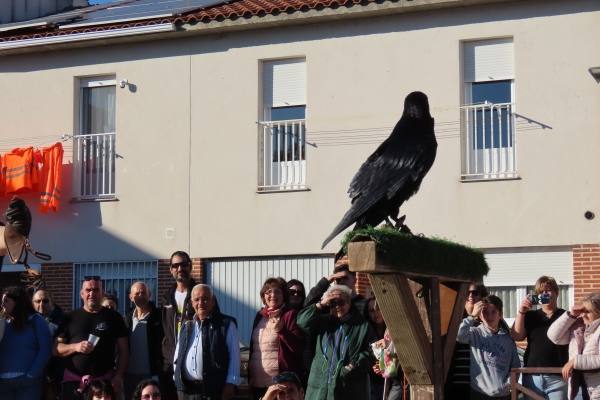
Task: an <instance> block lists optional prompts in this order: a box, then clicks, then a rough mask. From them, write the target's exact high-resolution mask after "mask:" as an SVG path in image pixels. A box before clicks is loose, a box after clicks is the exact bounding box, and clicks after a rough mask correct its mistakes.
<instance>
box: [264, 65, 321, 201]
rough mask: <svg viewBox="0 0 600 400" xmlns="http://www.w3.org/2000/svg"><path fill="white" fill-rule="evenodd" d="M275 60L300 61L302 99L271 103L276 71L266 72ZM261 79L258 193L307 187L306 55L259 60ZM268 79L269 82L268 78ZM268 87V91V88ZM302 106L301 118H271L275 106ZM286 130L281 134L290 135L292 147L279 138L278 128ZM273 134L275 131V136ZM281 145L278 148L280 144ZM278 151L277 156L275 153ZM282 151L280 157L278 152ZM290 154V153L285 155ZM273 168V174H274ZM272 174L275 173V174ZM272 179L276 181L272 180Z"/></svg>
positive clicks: (279, 107)
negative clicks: (300, 100)
mask: <svg viewBox="0 0 600 400" xmlns="http://www.w3.org/2000/svg"><path fill="white" fill-rule="evenodd" d="M277 63H281V64H285V63H298V64H302V66H301V68H302V69H303V75H304V76H303V78H302V80H303V82H302V83H303V86H304V87H303V88H302V90H303V92H304V93H303V95H302V96H300V97H302V98H303V100H304V101H303V102H298V101H290V102H289V103H288V102H287V101H284V103H285V104H283V105H274V97H276V96H275V95H274V93H275V92H276V89H275V85H276V84H277V82H276V81H275V73H274V71H271V72H269V71H268V68H273V65H276V64H277ZM259 68H260V74H259V76H261V81H260V90H261V92H260V93H261V101H260V105H261V109H260V115H261V117H262V120H259V121H258V126H259V129H258V130H259V132H258V168H257V193H272V192H295V191H305V190H310V189H309V187H308V185H307V183H306V175H307V171H306V168H307V165H308V160H307V158H308V157H307V152H306V148H307V146H306V144H307V142H306V119H307V114H308V106H307V96H306V90H307V82H306V81H307V62H306V57H302V56H294V57H286V58H278V59H263V60H259ZM269 78H270V79H271V81H270V82H269V80H268V79H269ZM269 90H270V91H271V93H270V94H268V91H269ZM288 107H289V108H298V107H303V110H302V111H303V114H304V118H295V119H277V120H273V119H272V111H273V110H274V109H283V108H288ZM282 129H283V130H284V132H287V133H285V134H284V136H287V135H291V136H292V139H290V143H291V144H292V149H290V148H287V147H286V146H287V144H285V145H280V143H286V142H287V140H285V141H284V140H280V139H279V137H280V135H281V133H280V132H281V130H282ZM273 135H277V136H276V137H275V136H273ZM274 143H277V147H278V149H274V148H273V146H274ZM280 147H281V148H280ZM275 154H277V155H278V156H275ZM282 154H283V155H284V157H283V159H282V157H281V155H282ZM288 155H289V157H288ZM274 172H275V174H274ZM274 175H275V176H274ZM274 182H275V183H274Z"/></svg>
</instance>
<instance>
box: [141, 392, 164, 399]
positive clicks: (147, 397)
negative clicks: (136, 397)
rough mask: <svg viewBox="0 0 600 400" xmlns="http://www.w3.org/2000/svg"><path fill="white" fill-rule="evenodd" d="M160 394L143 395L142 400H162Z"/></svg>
mask: <svg viewBox="0 0 600 400" xmlns="http://www.w3.org/2000/svg"><path fill="white" fill-rule="evenodd" d="M160 397H161V396H160V392H154V393H147V394H143V395H142V400H148V399H160Z"/></svg>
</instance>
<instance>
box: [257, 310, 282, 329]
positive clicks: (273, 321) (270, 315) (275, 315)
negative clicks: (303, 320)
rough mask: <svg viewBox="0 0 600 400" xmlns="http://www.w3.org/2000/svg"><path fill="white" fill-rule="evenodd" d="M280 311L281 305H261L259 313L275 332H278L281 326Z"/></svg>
mask: <svg viewBox="0 0 600 400" xmlns="http://www.w3.org/2000/svg"><path fill="white" fill-rule="evenodd" d="M282 312H283V306H281V307H279V308H275V309H272V308H268V307H263V308H262V309H261V310H260V315H262V316H263V318H265V319H266V320H267V325H268V326H269V325H270V326H272V328H273V330H274V331H275V332H280V331H281V328H282V327H283V320H282V319H281V314H282Z"/></svg>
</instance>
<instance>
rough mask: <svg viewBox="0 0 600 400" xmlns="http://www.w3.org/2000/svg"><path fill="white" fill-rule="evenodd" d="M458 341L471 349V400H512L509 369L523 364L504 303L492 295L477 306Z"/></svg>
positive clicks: (468, 317)
mask: <svg viewBox="0 0 600 400" xmlns="http://www.w3.org/2000/svg"><path fill="white" fill-rule="evenodd" d="M479 320H480V321H481V324H480V325H479V326H477V324H478V321H479ZM457 340H458V341H459V342H460V343H466V344H469V345H470V346H471V356H470V358H471V367H470V375H471V399H472V400H489V399H505V400H508V399H510V383H509V379H510V370H511V368H519V367H521V362H520V361H519V356H518V354H517V346H516V344H515V342H514V340H513V339H512V338H511V336H510V331H509V329H508V326H507V325H506V322H504V320H503V319H502V300H500V298H499V297H497V296H493V295H491V296H487V297H485V298H483V299H482V300H481V301H480V302H478V303H476V304H475V306H474V307H473V312H472V314H471V315H469V316H467V317H466V318H465V319H464V320H463V321H462V323H461V325H460V328H459V329H458V338H457Z"/></svg>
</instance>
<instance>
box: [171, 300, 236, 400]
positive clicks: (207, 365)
mask: <svg viewBox="0 0 600 400" xmlns="http://www.w3.org/2000/svg"><path fill="white" fill-rule="evenodd" d="M232 322H233V323H234V324H236V325H237V323H236V320H235V319H234V318H233V317H230V316H229V315H225V314H222V313H221V312H220V311H219V309H218V307H216V306H215V310H214V311H213V312H212V314H211V315H210V317H208V318H207V319H206V320H204V321H202V322H200V321H198V320H197V319H192V320H188V321H186V322H185V323H184V324H183V325H182V326H181V332H180V333H179V340H180V343H179V354H177V362H176V363H175V371H174V377H175V386H176V387H177V391H181V392H185V391H186V390H187V389H188V388H187V386H186V380H185V379H184V378H183V376H182V369H181V368H182V365H183V364H184V363H185V355H186V351H187V347H188V343H189V341H190V340H193V337H192V335H193V334H194V324H195V323H200V324H201V325H200V327H201V329H202V376H203V379H202V381H203V382H204V390H205V392H206V393H205V394H206V395H207V396H209V397H210V398H212V399H220V398H221V393H222V392H223V387H225V383H226V380H227V371H228V369H229V350H228V348H227V329H228V328H229V325H230V323H232ZM207 350H208V351H207Z"/></svg>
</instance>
